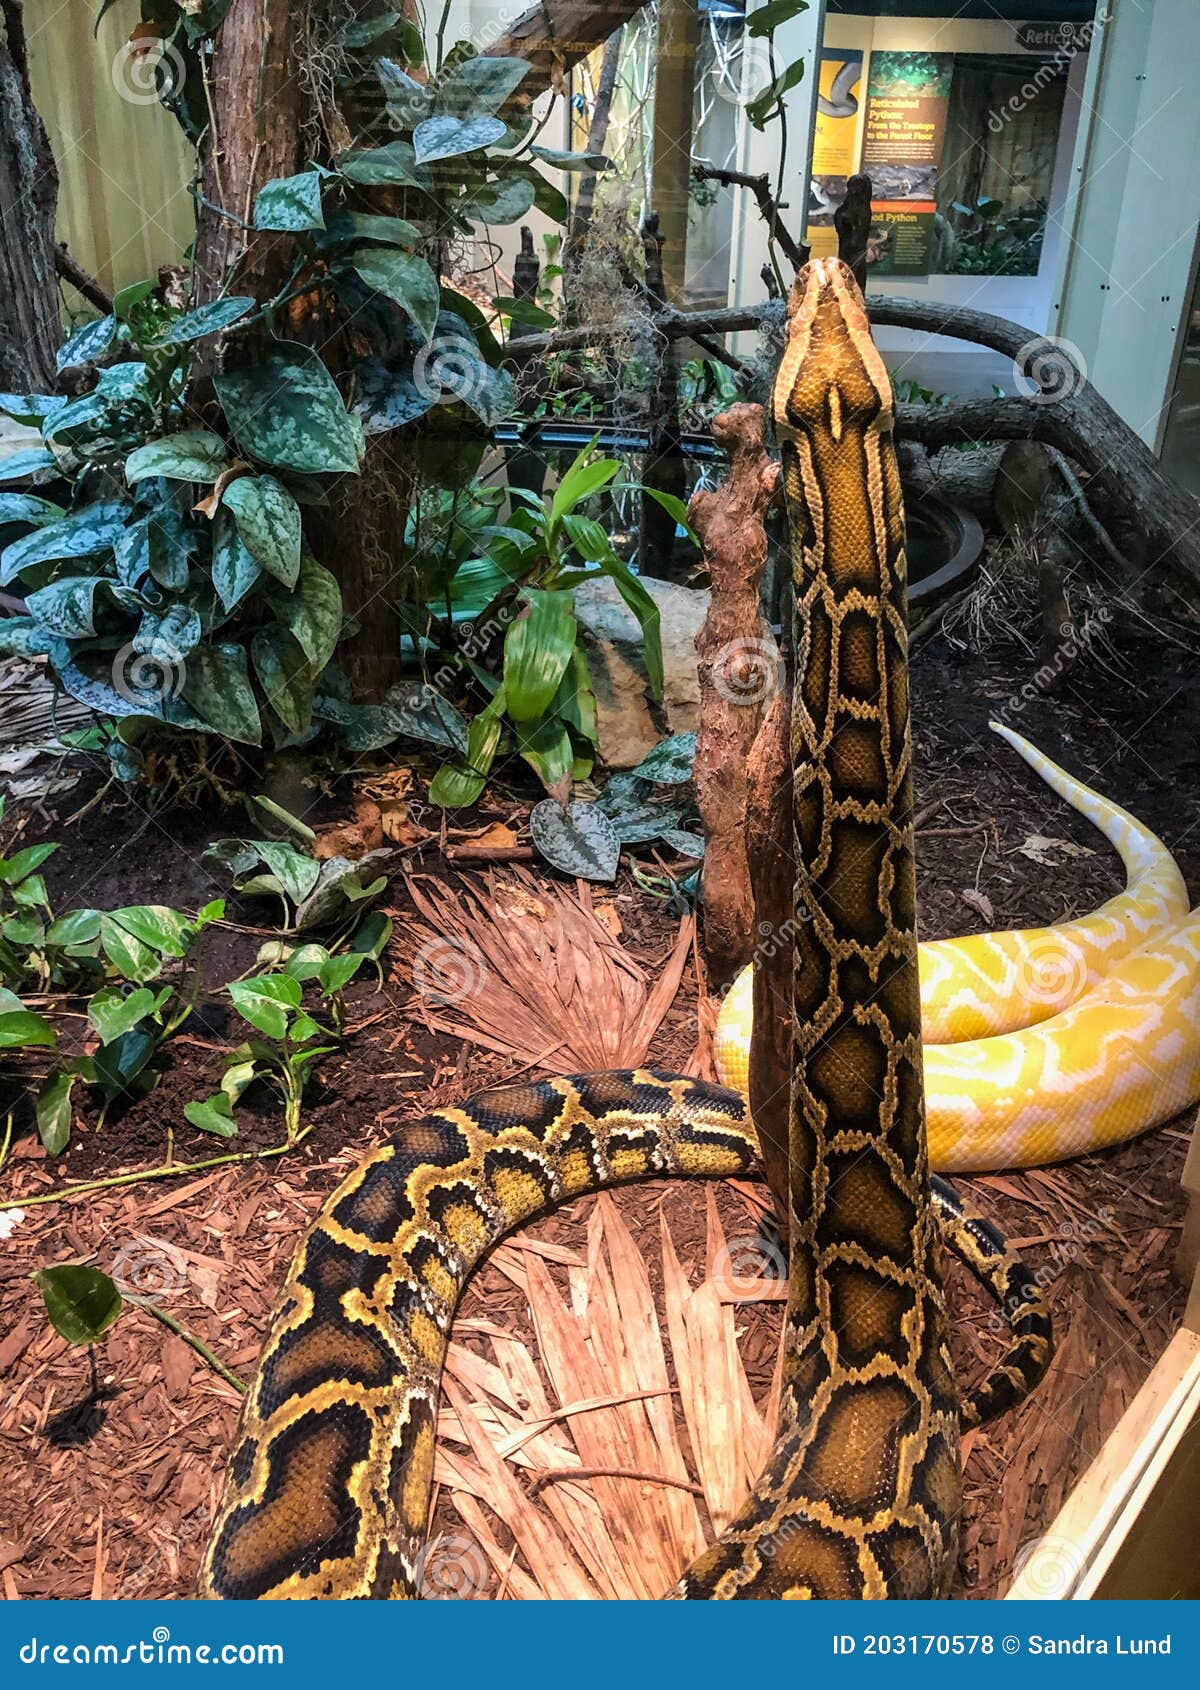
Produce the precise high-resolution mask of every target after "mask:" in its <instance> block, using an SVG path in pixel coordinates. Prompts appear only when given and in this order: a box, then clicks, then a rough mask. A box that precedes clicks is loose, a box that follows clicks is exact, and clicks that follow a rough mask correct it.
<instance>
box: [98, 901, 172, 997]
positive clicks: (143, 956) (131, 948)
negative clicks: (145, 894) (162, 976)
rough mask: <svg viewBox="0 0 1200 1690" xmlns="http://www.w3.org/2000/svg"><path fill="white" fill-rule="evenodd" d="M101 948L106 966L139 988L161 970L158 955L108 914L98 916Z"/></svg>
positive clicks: (159, 954) (160, 960) (157, 952)
mask: <svg viewBox="0 0 1200 1690" xmlns="http://www.w3.org/2000/svg"><path fill="white" fill-rule="evenodd" d="M100 944H101V946H102V947H103V950H104V955H105V956H106V957H107V959H108V961H109V963H110V964H111V965H112V967H113V968H114V969H115V970H116V971H117V973H118V974H119V975H121V977H122V978H123V979H125V980H133V981H134V982H136V983H137V984H138V985H141V984H144V982H145V981H147V980H153V978H154V976H155V975H156V974H158V973H160V972H161V970H162V959H161V953H160V952H159V951H158V950H156V949H152V948H151V946H149V945H146V944H143V942H142V941H141V940H140V939H139V938H137V937H136V936H135V935H134V934H132V933H130V932H128V931H127V929H126V928H124V927H122V925H121V923H120V922H119V921H117V920H115V919H114V918H113V916H111V915H109V914H107V913H102V914H101V916H100Z"/></svg>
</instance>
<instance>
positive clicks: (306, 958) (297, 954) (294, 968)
mask: <svg viewBox="0 0 1200 1690" xmlns="http://www.w3.org/2000/svg"><path fill="white" fill-rule="evenodd" d="M360 960H361V959H360ZM328 961H329V952H328V951H327V950H326V949H325V946H324V945H317V944H309V945H297V946H296V948H295V950H294V951H293V952H292V954H291V956H289V957H288V959H287V961H286V962H285V963H284V965H283V972H284V973H285V974H290V975H291V976H292V978H293V979H294V980H301V981H304V980H316V979H319V978H320V974H321V970H322V969H323V968H324V966H325V964H326V963H327V962H328Z"/></svg>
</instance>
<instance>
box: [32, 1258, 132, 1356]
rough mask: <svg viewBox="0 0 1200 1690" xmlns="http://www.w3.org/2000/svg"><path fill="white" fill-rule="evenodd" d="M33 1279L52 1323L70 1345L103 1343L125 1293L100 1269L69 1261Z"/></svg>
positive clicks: (42, 1271) (45, 1270)
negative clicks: (101, 1340) (102, 1339)
mask: <svg viewBox="0 0 1200 1690" xmlns="http://www.w3.org/2000/svg"><path fill="white" fill-rule="evenodd" d="M33 1278H34V1283H35V1284H36V1286H37V1288H38V1290H39V1291H40V1292H41V1293H42V1301H43V1302H44V1303H45V1305H46V1313H47V1314H48V1315H49V1317H50V1324H51V1326H53V1328H54V1330H55V1331H56V1332H57V1333H58V1335H59V1337H60V1338H65V1339H66V1340H67V1343H68V1344H97V1343H99V1341H100V1339H101V1338H103V1336H104V1334H105V1333H106V1332H107V1331H108V1329H109V1327H110V1326H111V1325H112V1323H113V1321H114V1320H116V1318H117V1316H118V1315H119V1314H120V1312H121V1293H120V1292H119V1291H118V1290H117V1288H116V1286H115V1285H114V1284H113V1282H112V1280H111V1279H110V1278H109V1277H108V1275H107V1274H106V1273H101V1272H100V1271H99V1269H98V1268H93V1267H83V1266H82V1265H78V1264H76V1263H74V1262H68V1263H64V1264H63V1265H62V1266H61V1267H49V1268H42V1269H41V1270H40V1271H39V1272H37V1273H35V1274H34V1276H33Z"/></svg>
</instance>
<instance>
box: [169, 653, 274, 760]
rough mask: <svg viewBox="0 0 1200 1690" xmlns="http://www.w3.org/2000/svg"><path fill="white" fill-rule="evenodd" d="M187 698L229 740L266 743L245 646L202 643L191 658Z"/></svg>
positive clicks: (184, 691)
mask: <svg viewBox="0 0 1200 1690" xmlns="http://www.w3.org/2000/svg"><path fill="white" fill-rule="evenodd" d="M183 697H184V699H185V701H186V702H187V703H188V704H190V705H191V706H192V708H193V709H194V710H195V712H196V714H197V715H198V716H199V717H200V718H201V719H202V720H203V721H204V722H206V723H207V724H208V725H209V727H211V728H212V729H214V730H215V732H217V733H219V734H222V735H224V737H225V738H226V739H232V740H237V741H239V742H240V743H241V744H243V745H259V744H261V743H262V722H261V720H260V718H259V714H258V705H257V703H256V702H255V699H254V688H253V687H252V686H251V684H250V677H249V675H248V673H247V670H246V651H245V647H244V646H239V645H230V644H221V645H202V646H198V647H197V648H196V650H195V651H194V652H193V653H192V654H191V656H190V657H189V658H188V660H187V673H186V675H185V677H184V683H183Z"/></svg>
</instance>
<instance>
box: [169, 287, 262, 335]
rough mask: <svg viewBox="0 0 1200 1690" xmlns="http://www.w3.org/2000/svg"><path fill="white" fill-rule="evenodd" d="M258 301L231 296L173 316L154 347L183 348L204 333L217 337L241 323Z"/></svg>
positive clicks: (237, 295)
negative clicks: (173, 319) (179, 315)
mask: <svg viewBox="0 0 1200 1690" xmlns="http://www.w3.org/2000/svg"><path fill="white" fill-rule="evenodd" d="M257 303H258V302H257V300H255V299H252V298H250V297H249V296H248V295H246V294H240V295H239V294H230V295H229V296H228V298H226V299H214V300H213V301H212V303H211V304H209V305H201V306H198V307H197V309H196V310H195V311H185V312H184V314H183V316H182V317H176V319H175V321H174V322H173V323H170V324H169V325H168V326H167V327H166V328H165V329H164V330H163V332H162V333H161V334H160V335H159V336H158V338H157V340H155V341H154V345H155V346H186V345H187V344H188V343H189V342H190V341H193V340H202V339H203V338H204V336H205V335H206V334H220V332H221V330H222V329H227V328H229V327H230V325H231V324H233V323H237V322H240V320H241V319H242V318H243V317H244V316H245V315H246V313H247V312H248V311H253V310H254V307H255V305H256V304H257Z"/></svg>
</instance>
